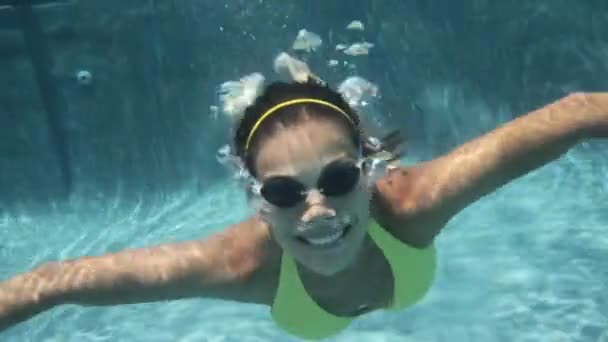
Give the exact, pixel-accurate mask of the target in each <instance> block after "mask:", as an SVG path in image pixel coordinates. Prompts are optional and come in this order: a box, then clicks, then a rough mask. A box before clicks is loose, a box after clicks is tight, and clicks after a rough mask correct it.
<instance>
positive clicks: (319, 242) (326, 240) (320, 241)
mask: <svg viewBox="0 0 608 342" xmlns="http://www.w3.org/2000/svg"><path fill="white" fill-rule="evenodd" d="M343 234H344V228H343V229H341V230H340V231H339V232H336V233H334V234H332V235H329V236H325V237H322V238H304V239H305V240H306V242H308V243H310V244H311V245H316V246H324V245H329V244H332V243H334V242H336V241H338V240H339V239H340V238H341V237H342V235H343Z"/></svg>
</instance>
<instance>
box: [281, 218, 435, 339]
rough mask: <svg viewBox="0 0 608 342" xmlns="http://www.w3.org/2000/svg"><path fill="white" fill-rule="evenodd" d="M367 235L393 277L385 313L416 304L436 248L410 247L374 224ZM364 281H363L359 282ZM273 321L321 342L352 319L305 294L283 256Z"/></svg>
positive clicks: (290, 263)
mask: <svg viewBox="0 0 608 342" xmlns="http://www.w3.org/2000/svg"><path fill="white" fill-rule="evenodd" d="M369 234H370V236H371V237H372V239H373V240H374V242H375V243H376V244H377V245H378V247H380V249H381V250H382V252H383V253H384V256H385V257H386V259H387V261H388V263H389V265H390V267H391V271H392V273H393V277H394V281H395V284H394V296H393V301H392V304H391V306H390V307H388V309H390V310H399V309H403V308H405V307H408V306H411V305H413V304H415V303H416V302H418V301H419V300H420V299H422V298H423V297H424V295H425V294H426V293H427V292H428V290H429V288H430V287H431V285H432V283H433V277H434V274H435V248H434V246H432V245H431V246H430V247H427V248H425V249H416V248H413V247H410V246H408V245H406V244H404V243H403V242H401V241H399V240H398V239H397V238H395V237H394V236H392V235H391V234H390V233H389V232H387V231H386V230H384V229H383V228H381V227H380V226H379V225H378V224H377V223H375V222H373V223H371V224H370V226H369ZM362 281H363V279H362ZM272 318H273V319H274V321H275V322H276V323H277V325H279V326H280V327H281V328H282V329H284V330H285V331H287V332H289V333H290V334H292V335H295V336H298V337H301V338H304V339H322V338H326V337H329V336H332V335H335V334H337V333H339V332H340V331H342V330H343V329H345V328H346V327H348V325H349V324H350V322H352V320H353V319H354V317H341V316H336V315H333V314H331V313H329V312H327V311H325V310H324V309H322V308H321V307H320V306H319V305H318V304H317V303H316V302H315V301H314V300H313V299H312V298H311V297H310V296H309V295H308V292H306V289H305V288H304V285H303V284H302V281H301V279H300V276H299V275H298V270H297V267H296V263H295V261H294V260H293V258H292V257H291V256H289V255H287V254H286V253H285V252H283V255H282V257H281V274H280V276H279V286H278V288H277V292H276V295H275V298H274V303H273V305H272Z"/></svg>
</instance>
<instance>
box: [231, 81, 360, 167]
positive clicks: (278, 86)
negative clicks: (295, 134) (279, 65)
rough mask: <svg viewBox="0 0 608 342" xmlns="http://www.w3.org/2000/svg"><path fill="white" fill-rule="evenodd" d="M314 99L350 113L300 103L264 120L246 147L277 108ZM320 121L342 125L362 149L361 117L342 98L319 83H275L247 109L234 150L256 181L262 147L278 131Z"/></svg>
mask: <svg viewBox="0 0 608 342" xmlns="http://www.w3.org/2000/svg"><path fill="white" fill-rule="evenodd" d="M301 98H310V99H316V100H322V101H325V102H328V103H330V104H332V105H334V106H337V107H338V108H340V109H341V110H343V111H344V113H346V115H347V116H348V118H347V117H345V116H344V115H343V114H342V113H340V112H338V111H336V110H335V109H333V108H331V107H329V106H325V105H322V104H317V103H298V104H293V105H290V106H286V107H284V108H281V109H279V110H278V111H277V112H276V113H275V114H273V115H270V116H268V117H267V118H265V119H264V121H263V122H262V124H260V126H259V127H258V128H257V129H256V132H255V134H254V135H253V136H252V137H251V141H250V143H249V147H246V144H247V139H248V137H249V134H250V133H251V130H252V129H253V127H254V126H255V125H256V123H257V122H258V120H259V119H260V117H261V116H262V115H264V113H266V112H267V111H268V110H269V109H271V108H273V107H274V106H276V105H278V104H280V103H283V102H285V101H289V100H294V99H301ZM305 117H308V118H319V119H325V120H331V121H332V122H335V123H337V124H339V125H341V126H342V127H343V128H344V129H345V132H348V133H349V135H350V139H351V140H352V142H353V144H354V145H355V146H356V147H357V148H360V147H361V145H362V139H363V138H362V133H361V129H360V127H359V126H360V120H359V115H358V114H357V113H356V112H355V111H354V110H353V109H352V108H351V107H350V106H349V105H348V103H347V102H346V101H345V100H344V98H343V97H342V95H341V94H340V93H338V92H337V91H335V90H333V89H331V88H330V87H328V86H327V85H325V84H322V83H320V82H318V81H315V80H311V79H310V80H309V81H307V82H304V83H299V82H295V83H284V82H274V83H272V84H270V85H269V86H268V87H267V88H266V89H265V90H264V92H263V93H262V95H260V96H259V97H258V98H257V99H256V101H255V102H254V103H253V104H252V105H251V106H249V107H247V109H245V113H244V115H243V117H242V119H241V120H240V121H239V123H238V126H237V128H236V132H235V136H234V146H235V149H236V154H237V156H238V157H239V158H240V159H241V161H242V162H243V164H244V165H245V167H246V168H247V171H248V172H249V174H251V175H252V176H254V177H255V174H256V172H255V171H256V170H255V167H254V161H255V157H256V156H257V154H258V152H259V148H260V146H261V143H262V142H263V141H264V140H265V139H268V138H269V137H270V136H272V135H273V134H274V133H275V132H276V130H277V129H278V127H281V126H282V127H293V126H295V125H297V124H299V123H300V122H302V120H303V119H304V118H305Z"/></svg>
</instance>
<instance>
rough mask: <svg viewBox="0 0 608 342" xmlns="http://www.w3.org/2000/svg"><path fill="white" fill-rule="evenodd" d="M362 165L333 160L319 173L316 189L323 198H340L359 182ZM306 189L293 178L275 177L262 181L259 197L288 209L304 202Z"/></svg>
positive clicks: (349, 161)
mask: <svg viewBox="0 0 608 342" xmlns="http://www.w3.org/2000/svg"><path fill="white" fill-rule="evenodd" d="M362 167H364V165H363V164H362V163H357V162H355V161H352V160H335V161H333V162H331V163H329V164H327V165H326V166H325V167H324V168H323V170H322V171H321V175H320V176H319V179H318V180H317V186H316V188H317V189H319V191H320V192H321V193H322V194H324V195H325V196H342V195H346V194H347V193H349V192H351V191H352V190H353V189H354V188H355V187H356V186H357V183H358V182H359V178H360V176H361V169H362ZM307 193H308V189H307V188H306V186H305V185H304V184H302V183H301V182H299V181H298V180H296V179H295V178H293V177H289V176H275V177H270V178H268V179H266V180H265V181H264V183H263V184H262V186H261V188H260V195H261V196H262V197H263V198H264V199H265V200H266V201H267V202H268V203H270V204H273V205H275V206H277V207H280V208H290V207H293V206H295V205H296V204H298V203H300V202H302V201H304V199H305V198H306V195H307Z"/></svg>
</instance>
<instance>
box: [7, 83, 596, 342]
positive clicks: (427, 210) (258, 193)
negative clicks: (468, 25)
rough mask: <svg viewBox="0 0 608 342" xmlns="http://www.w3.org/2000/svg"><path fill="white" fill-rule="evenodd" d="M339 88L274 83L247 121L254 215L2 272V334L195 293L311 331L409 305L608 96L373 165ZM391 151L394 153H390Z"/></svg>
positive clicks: (580, 98)
mask: <svg viewBox="0 0 608 342" xmlns="http://www.w3.org/2000/svg"><path fill="white" fill-rule="evenodd" d="M363 132H364V130H363V129H362V127H361V123H360V119H359V117H358V115H357V113H356V112H355V111H354V110H353V109H352V108H351V107H350V106H349V105H348V104H347V103H346V102H345V101H344V99H343V98H342V96H341V95H340V94H339V93H338V92H335V91H333V90H332V89H330V88H329V87H327V86H326V85H324V84H321V83H319V82H316V81H304V82H292V83H281V82H277V83H273V84H271V85H269V86H268V87H267V88H266V89H265V90H264V92H263V93H262V95H261V96H259V97H258V98H257V99H256V100H255V102H254V103H253V104H252V105H251V106H249V107H248V108H247V109H246V110H245V112H244V114H243V117H242V119H241V120H238V124H237V126H236V130H235V135H234V143H233V146H234V149H235V156H236V158H237V159H238V160H239V161H240V162H241V163H242V165H243V167H244V169H245V170H246V171H247V174H248V175H249V176H250V181H251V182H250V186H248V190H247V191H248V193H249V196H250V198H252V199H254V201H255V203H257V204H258V205H257V206H256V208H257V209H258V210H257V214H256V215H255V216H253V217H251V218H250V219H248V220H246V221H244V222H240V223H237V224H235V225H233V226H230V227H228V228H227V229H226V230H224V231H222V232H220V233H217V234H215V235H212V236H210V237H208V238H205V239H203V240H198V241H189V242H181V243H173V244H166V245H161V246H155V247H149V248H140V249H130V250H125V251H121V252H117V253H113V254H107V255H102V256H93V257H83V258H78V259H73V260H67V261H59V262H50V263H46V264H44V265H42V266H40V267H38V268H36V269H34V270H32V271H30V272H26V273H23V274H20V275H16V276H14V277H12V278H10V279H7V280H5V281H4V282H1V283H0V331H2V330H4V329H7V328H9V327H11V326H13V325H15V324H17V323H19V322H22V321H24V320H27V319H29V318H31V317H32V316H34V315H36V314H38V313H40V312H43V311H45V310H49V309H51V308H53V307H55V306H59V305H62V304H80V305H99V306H101V305H119V304H126V303H140V302H153V301H160V300H171V299H180V298H190V297H205V298H218V299H225V300H232V301H238V302H244V303H258V304H264V305H268V306H269V307H271V315H272V318H273V319H274V320H275V322H276V323H277V324H278V325H279V326H280V327H281V328H283V329H284V330H286V331H288V332H289V333H291V334H293V335H295V336H299V337H302V338H306V339H319V338H324V337H328V336H332V335H335V334H337V333H339V332H340V331H341V330H343V329H345V328H346V327H347V326H348V325H349V323H350V322H351V321H352V320H353V319H355V318H356V317H357V316H359V315H361V314H363V313H366V312H369V311H373V310H378V309H403V308H406V307H408V306H411V305H413V304H414V303H416V302H417V301H418V300H420V299H421V298H422V297H423V296H424V295H425V293H426V292H427V290H428V289H429V288H430V287H431V286H432V282H433V274H434V267H435V250H434V247H433V240H434V238H435V237H436V236H437V234H439V233H440V231H441V230H442V228H443V227H444V226H446V223H447V222H448V221H449V220H450V219H451V218H452V217H454V216H455V215H456V214H458V213H459V212H460V211H461V210H463V209H464V208H465V207H467V206H469V205H470V204H472V203H473V202H475V201H476V200H478V199H479V198H481V197H483V196H485V195H487V194H489V193H491V192H493V191H495V190H496V189H498V188H499V187H501V186H503V185H504V184H506V183H508V182H510V181H512V180H514V179H516V178H518V177H520V176H523V175H525V174H526V173H528V172H530V171H532V170H534V169H536V168H538V167H541V166H543V165H545V164H547V163H549V162H551V161H553V160H556V159H557V158H559V157H560V156H561V155H563V154H564V153H565V152H567V151H568V150H569V149H570V148H572V147H573V146H575V145H576V144H577V143H579V142H581V141H583V140H585V139H590V138H605V137H608V93H588V94H587V93H578V94H573V95H569V96H566V97H565V98H563V99H560V100H558V101H556V102H554V103H551V104H549V105H547V106H545V107H543V108H541V109H538V110H535V111H533V112H530V113H528V114H526V115H524V116H521V117H519V118H517V119H515V120H513V121H511V122H509V123H506V124H504V125H501V126H500V127H498V128H496V129H495V130H493V131H491V132H489V133H487V134H485V135H483V136H481V137H478V138H476V139H474V140H472V141H470V142H467V143H465V144H463V145H462V146H460V147H458V148H456V149H454V150H452V151H451V152H449V153H447V154H445V155H443V156H440V157H438V158H436V159H434V160H431V161H428V162H423V163H420V164H417V165H413V166H410V167H402V166H399V167H395V168H391V169H389V170H388V171H387V173H386V174H385V175H383V176H382V177H381V178H378V179H376V178H374V177H373V176H371V172H370V170H371V169H372V168H373V165H372V163H370V157H371V156H372V155H373V154H375V153H378V152H381V151H382V150H385V149H386V150H392V146H391V145H395V144H394V142H391V141H390V140H394V136H393V137H392V138H391V137H389V139H388V140H385V141H384V144H382V143H381V144H372V143H370V140H369V139H368V137H366V136H365V135H364V133H363ZM388 152H391V151H388Z"/></svg>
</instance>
